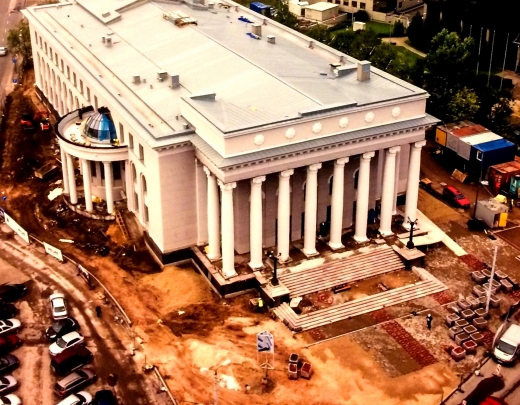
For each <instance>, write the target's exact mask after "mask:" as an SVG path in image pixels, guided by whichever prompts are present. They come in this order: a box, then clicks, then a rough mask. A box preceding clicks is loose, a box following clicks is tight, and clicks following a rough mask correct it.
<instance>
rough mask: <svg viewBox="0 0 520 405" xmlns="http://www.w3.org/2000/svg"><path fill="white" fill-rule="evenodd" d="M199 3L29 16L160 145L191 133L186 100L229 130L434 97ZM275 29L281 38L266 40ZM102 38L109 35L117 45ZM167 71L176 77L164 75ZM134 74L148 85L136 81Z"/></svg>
mask: <svg viewBox="0 0 520 405" xmlns="http://www.w3.org/2000/svg"><path fill="white" fill-rule="evenodd" d="M190 1H191V0H183V2H177V1H164V0H163V1H160V2H157V3H154V2H152V1H144V2H139V1H137V0H104V1H102V2H101V1H98V0H80V1H78V2H77V3H74V4H71V3H63V5H61V6H60V5H52V6H49V5H47V6H42V7H30V8H28V9H27V10H25V11H24V13H25V14H26V15H27V16H29V17H31V19H32V18H35V19H36V20H37V21H38V22H39V23H40V24H39V26H38V27H36V29H37V31H38V30H46V31H47V32H46V35H48V36H54V37H56V38H57V40H58V41H59V42H60V43H61V44H63V48H62V49H60V50H59V52H61V53H62V54H64V57H66V58H67V55H66V54H65V53H69V54H70V55H69V59H70V60H67V63H70V64H71V66H72V67H73V68H74V69H77V71H78V72H80V73H81V72H82V73H84V74H85V75H91V76H90V79H91V83H94V82H96V83H97V85H98V87H99V88H101V89H103V91H104V93H102V94H101V95H102V96H103V97H104V98H105V99H108V100H112V101H113V102H114V103H119V104H120V105H121V106H122V107H123V110H124V112H125V113H126V114H127V118H128V120H129V122H130V123H133V124H135V125H137V126H140V127H141V128H142V129H143V130H144V132H146V133H148V134H149V136H148V138H147V140H148V142H149V143H150V144H151V145H152V146H155V145H164V144H169V143H172V142H175V140H174V138H175V136H176V135H180V134H182V133H185V132H186V130H184V129H183V121H182V119H179V116H180V113H181V106H182V104H183V103H188V104H190V105H191V106H192V107H194V108H195V109H196V110H197V111H198V112H199V113H200V114H202V115H203V116H204V117H205V118H206V119H208V120H209V121H210V122H211V123H212V124H214V125H216V126H217V127H219V128H220V129H221V130H222V131H223V132H230V131H237V130H241V129H246V128H251V127H258V126H262V125H269V124H272V123H276V122H281V121H284V120H289V119H295V118H299V117H301V112H302V111H306V112H309V111H319V110H323V109H324V108H329V107H333V108H350V107H353V106H357V105H363V104H374V103H378V102H384V101H389V100H396V99H402V98H409V97H414V96H420V97H425V96H426V92H425V91H424V90H423V89H420V88H418V87H415V86H413V85H411V84H409V83H406V82H405V81H402V80H400V79H397V78H395V77H393V76H391V75H389V74H387V73H385V72H382V71H380V70H379V69H376V68H374V67H372V68H371V76H370V80H367V81H364V82H359V81H358V80H357V78H356V72H355V69H353V70H352V72H351V73H348V74H346V75H345V76H343V77H341V78H338V77H336V76H335V75H334V74H332V72H331V67H330V64H337V63H340V58H343V62H342V63H343V64H344V65H345V66H348V65H351V66H355V64H356V63H357V61H356V60H355V59H353V58H350V57H348V56H346V55H344V54H342V53H340V52H338V51H336V50H333V49H331V48H329V47H327V46H326V45H323V44H319V43H316V41H314V46H313V47H312V48H310V47H309V41H311V39H310V38H308V37H305V36H304V35H301V34H299V33H296V32H294V31H292V30H290V29H288V28H286V27H284V26H282V25H280V24H278V23H276V22H273V21H271V20H267V19H265V18H264V17H263V16H262V15H260V14H258V13H255V12H253V11H251V10H249V9H246V8H244V7H241V6H238V5H235V3H233V2H228V3H227V4H229V5H231V7H230V8H228V7H221V6H220V5H219V3H217V4H215V9H211V10H209V9H208V8H207V7H204V6H201V5H200V4H199V3H197V4H191V3H190ZM221 4H224V3H221ZM320 4H323V5H328V4H327V3H320ZM330 7H335V5H330ZM169 12H179V13H183V14H184V15H186V16H189V17H190V18H193V19H195V20H196V21H197V25H191V24H190V25H185V26H183V27H179V26H176V25H175V24H174V23H173V22H171V21H169V20H167V19H165V18H163V16H164V14H165V13H169ZM264 20H265V24H266V25H262V26H261V30H262V36H261V39H260V40H259V39H255V38H254V37H252V36H251V35H249V34H250V33H251V27H252V24H253V23H260V24H263V23H264ZM271 35H272V36H275V37H276V43H275V44H271V43H268V42H267V36H271ZM102 36H110V37H111V38H112V46H110V47H108V46H106V45H105V44H104V43H103V42H102V40H101V38H102ZM81 69H82V70H81ZM159 71H165V72H166V73H167V76H166V77H165V79H164V80H163V81H159V80H158V72H159ZM134 75H139V76H140V78H141V83H140V84H134V83H133V76H134ZM171 75H179V81H180V86H179V87H174V88H172V86H171ZM84 77H85V78H86V80H87V81H89V80H88V78H87V77H86V76H84ZM143 79H146V83H143ZM208 93H215V94H216V97H215V100H214V102H208V101H207V100H205V99H200V98H197V97H196V96H198V95H201V94H208Z"/></svg>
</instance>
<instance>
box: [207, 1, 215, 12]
mask: <svg viewBox="0 0 520 405" xmlns="http://www.w3.org/2000/svg"><path fill="white" fill-rule="evenodd" d="M208 8H209V9H210V10H213V9H214V8H215V3H213V2H212V1H210V2H209V3H208Z"/></svg>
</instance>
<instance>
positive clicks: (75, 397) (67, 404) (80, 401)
mask: <svg viewBox="0 0 520 405" xmlns="http://www.w3.org/2000/svg"><path fill="white" fill-rule="evenodd" d="M91 403H92V395H90V394H89V393H88V392H86V391H80V392H78V393H77V394H72V395H69V396H68V397H67V398H65V399H64V400H63V401H61V402H60V403H59V404H58V405H89V404H91Z"/></svg>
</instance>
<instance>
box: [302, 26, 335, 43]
mask: <svg viewBox="0 0 520 405" xmlns="http://www.w3.org/2000/svg"><path fill="white" fill-rule="evenodd" d="M302 32H303V33H304V34H305V35H307V36H308V37H311V38H312V39H315V40H316V41H319V42H321V43H323V44H326V45H328V44H329V43H330V40H331V33H330V30H329V29H328V28H327V27H326V26H325V25H321V24H316V25H313V26H312V27H311V28H309V29H308V30H305V31H302Z"/></svg>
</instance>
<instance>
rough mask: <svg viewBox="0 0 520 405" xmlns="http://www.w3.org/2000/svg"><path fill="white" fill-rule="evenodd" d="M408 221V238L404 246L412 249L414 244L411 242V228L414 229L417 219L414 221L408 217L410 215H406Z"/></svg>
mask: <svg viewBox="0 0 520 405" xmlns="http://www.w3.org/2000/svg"><path fill="white" fill-rule="evenodd" d="M408 223H409V224H410V239H409V240H408V242H407V243H406V247H407V248H408V249H414V248H415V245H414V243H413V229H414V227H415V225H417V219H416V220H415V221H412V220H411V219H410V217H408Z"/></svg>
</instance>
